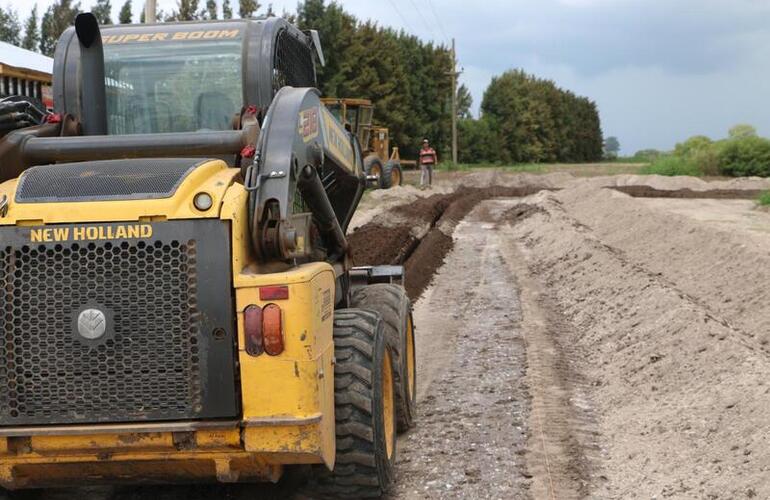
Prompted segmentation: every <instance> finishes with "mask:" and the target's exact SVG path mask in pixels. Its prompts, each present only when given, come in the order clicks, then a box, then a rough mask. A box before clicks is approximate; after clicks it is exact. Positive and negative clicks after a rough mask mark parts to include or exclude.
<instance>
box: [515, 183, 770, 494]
mask: <svg viewBox="0 0 770 500" xmlns="http://www.w3.org/2000/svg"><path fill="white" fill-rule="evenodd" d="M590 184H591V183H582V184H579V185H577V186H576V187H573V188H569V189H565V190H564V191H562V192H559V193H548V192H543V193H540V194H538V195H535V196H532V197H529V198H527V199H525V200H523V203H527V204H529V205H531V206H532V208H531V209H527V210H518V211H513V212H512V214H511V219H512V220H511V223H512V224H513V229H512V231H513V234H514V235H515V237H516V241H518V243H519V245H520V246H521V250H522V251H523V253H524V255H525V256H526V259H527V263H528V266H529V268H530V270H531V271H532V272H533V274H534V275H535V276H537V277H538V278H539V279H541V280H543V281H544V283H545V285H546V289H548V290H549V293H550V294H552V296H553V299H554V300H555V302H556V303H557V304H558V306H559V308H560V309H561V312H562V313H563V314H564V315H565V317H566V318H567V319H568V320H569V321H570V322H571V323H572V326H573V327H574V328H570V329H568V331H567V332H566V333H565V332H555V334H562V335H569V336H570V338H568V339H564V340H566V342H569V343H571V344H574V345H575V346H576V348H577V350H578V351H579V352H580V353H581V356H579V358H580V359H576V360H575V363H576V366H575V368H576V369H577V370H578V371H579V372H580V373H582V374H584V375H585V377H587V379H588V380H589V381H590V384H591V386H593V391H592V394H591V395H590V396H591V398H590V399H591V401H592V402H593V405H594V406H595V408H594V411H595V414H596V415H597V418H598V439H599V443H600V445H601V446H602V457H603V458H602V460H601V463H600V464H599V468H600V471H599V472H598V473H597V475H596V477H597V478H606V479H597V481H596V484H595V485H594V486H593V487H594V490H595V491H594V496H597V497H612V498H655V497H657V498H660V497H676V498H681V497H696V498H733V497H734V498H745V497H749V498H751V497H757V498H770V447H769V446H768V442H769V441H770V421H769V420H768V418H767V415H768V412H769V411H770V354H769V350H768V347H769V346H768V341H770V329H769V328H768V327H770V291H768V287H767V283H769V282H770V253H768V252H767V250H764V251H762V250H760V249H758V248H755V247H753V246H748V245H745V244H744V242H743V241H742V236H741V234H738V233H731V232H725V231H721V230H716V229H713V228H712V227H709V226H705V225H702V224H698V223H697V222H696V221H693V220H691V219H688V218H684V217H680V216H675V215H670V214H665V213H662V212H660V211H655V210H652V209H650V208H647V207H646V206H644V204H643V203H641V202H640V201H638V200H635V199H633V198H631V197H629V196H626V195H623V194H621V193H618V192H616V191H612V190H607V189H599V188H596V187H593V186H591V185H590Z"/></svg>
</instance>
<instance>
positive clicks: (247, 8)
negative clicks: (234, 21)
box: [238, 0, 261, 19]
mask: <svg viewBox="0 0 770 500" xmlns="http://www.w3.org/2000/svg"><path fill="white" fill-rule="evenodd" d="M260 7H261V5H260V4H259V2H258V1H257V0H240V1H239V2H238V14H239V15H240V16H241V19H248V18H250V17H254V14H256V12H257V11H258V10H259V8H260Z"/></svg>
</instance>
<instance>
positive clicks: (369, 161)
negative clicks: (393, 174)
mask: <svg viewBox="0 0 770 500" xmlns="http://www.w3.org/2000/svg"><path fill="white" fill-rule="evenodd" d="M384 172H385V169H384V167H383V166H382V161H381V160H380V157H379V156H377V155H376V154H371V155H369V156H367V157H366V158H364V173H366V175H373V176H375V177H377V184H376V188H377V189H379V188H381V187H382V177H383V173H384Z"/></svg>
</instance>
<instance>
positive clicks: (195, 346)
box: [0, 223, 235, 425]
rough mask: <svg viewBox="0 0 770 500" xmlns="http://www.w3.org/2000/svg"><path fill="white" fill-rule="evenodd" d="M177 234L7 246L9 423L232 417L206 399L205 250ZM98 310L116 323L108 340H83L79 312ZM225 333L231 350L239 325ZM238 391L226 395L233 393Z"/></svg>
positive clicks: (0, 386)
mask: <svg viewBox="0 0 770 500" xmlns="http://www.w3.org/2000/svg"><path fill="white" fill-rule="evenodd" d="M168 224H169V225H171V224H174V223H168ZM176 224H181V223H176ZM220 225H221V224H220ZM187 226H190V224H189V223H188V224H187ZM73 229H74V228H73ZM158 232H162V231H159V230H158V226H156V231H155V233H156V234H157V233H158ZM83 234H85V233H83ZM176 236H177V237H167V238H164V237H160V238H158V237H157V236H156V237H154V238H153V239H147V240H140V241H137V240H124V241H91V242H88V241H82V242H73V241H63V242H60V243H55V244H45V245H36V244H25V245H14V246H8V245H6V244H5V243H3V244H0V314H2V319H3V322H2V326H0V359H2V360H4V364H1V365H0V425H21V424H41V423H58V424H67V423H80V422H127V421H138V420H139V421H141V420H170V419H194V418H201V417H203V416H212V415H214V416H216V414H217V412H221V410H222V408H221V407H219V408H211V401H209V400H207V397H209V398H210V396H207V394H208V392H209V391H208V390H207V387H206V386H207V380H206V377H207V376H209V375H210V374H209V373H207V368H211V367H210V366H209V367H207V365H208V364H209V362H210V361H211V360H209V359H208V356H210V355H212V353H211V352H204V350H210V346H209V345H208V343H209V341H210V338H209V337H208V334H209V333H210V332H209V331H208V330H209V328H211V327H210V326H207V325H208V323H207V322H206V321H204V318H203V316H204V312H205V311H204V310H203V309H205V307H210V306H211V304H204V305H203V306H204V307H202V304H200V295H199V293H198V287H199V285H200V284H201V282H202V278H205V277H204V276H202V275H201V265H200V261H199V259H200V256H199V251H200V248H199V247H200V244H199V242H198V241H197V240H196V239H195V238H194V237H192V238H188V237H184V238H180V237H179V236H194V235H176ZM212 236H214V235H213V234H212ZM0 241H4V238H0ZM209 246H210V245H209ZM228 253H229V252H228ZM209 257H210V256H209ZM222 257H223V258H224V259H225V262H226V259H227V254H225V255H223V256H222ZM220 262H221V260H220ZM220 270H221V268H220ZM211 285H213V286H216V283H211ZM219 292H220V293H222V294H223V295H224V296H225V297H227V296H228V293H227V291H224V290H219ZM220 297H221V295H220ZM222 300H223V301H224V303H225V304H227V303H228V300H227V299H226V298H223V299H222ZM91 307H92V308H95V309H98V310H100V311H103V312H105V313H106V316H107V318H109V321H108V323H109V325H108V328H107V332H106V333H105V334H104V337H103V339H102V341H101V342H91V341H89V340H87V339H84V338H83V337H82V336H81V334H80V333H79V332H78V326H77V319H78V315H79V313H80V312H81V311H82V310H83V309H84V308H91ZM214 316H216V314H214ZM221 326H222V327H223V328H224V330H223V331H225V332H227V337H228V338H229V339H230V341H232V336H231V326H230V325H227V323H226V322H223V324H222V325H221ZM204 330H205V331H204ZM219 352H220V356H222V355H224V357H225V358H226V359H225V361H224V364H221V363H222V360H220V362H219V364H218V367H222V368H226V367H227V366H228V365H229V366H230V367H232V348H231V346H225V347H224V348H220V349H219ZM231 370H232V368H231ZM231 373H232V371H231ZM223 378H224V379H227V377H223ZM230 378H231V379H232V378H234V375H232V376H231V377H230ZM231 383H232V380H231V381H230V384H231ZM228 385H229V384H228V383H225V384H224V386H225V387H222V388H221V390H223V391H224V392H225V393H226V394H227V393H230V394H231V395H232V391H233V388H232V387H228ZM231 397H232V396H231ZM229 406H230V408H229V409H228V410H227V412H226V413H228V414H230V415H232V414H234V407H235V406H234V402H233V401H232V400H231V402H230V405H229ZM219 416H226V415H219Z"/></svg>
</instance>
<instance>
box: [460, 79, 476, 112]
mask: <svg viewBox="0 0 770 500" xmlns="http://www.w3.org/2000/svg"><path fill="white" fill-rule="evenodd" d="M472 106H473V96H471V91H470V90H468V87H466V86H465V84H461V85H460V86H459V87H457V118H460V119H464V118H471V107H472Z"/></svg>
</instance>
